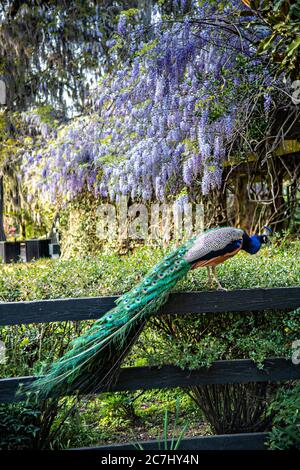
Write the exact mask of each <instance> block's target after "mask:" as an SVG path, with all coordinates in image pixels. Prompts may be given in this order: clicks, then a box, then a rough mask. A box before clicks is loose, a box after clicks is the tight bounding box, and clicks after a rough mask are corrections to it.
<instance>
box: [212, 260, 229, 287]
mask: <svg viewBox="0 0 300 470" xmlns="http://www.w3.org/2000/svg"><path fill="white" fill-rule="evenodd" d="M212 272H213V277H214V280H215V282H216V284H217V286H218V289H219V290H227V289H225V287H223V286H222V284H221V283H220V281H219V279H218V276H217V270H216V267H215V266H212Z"/></svg>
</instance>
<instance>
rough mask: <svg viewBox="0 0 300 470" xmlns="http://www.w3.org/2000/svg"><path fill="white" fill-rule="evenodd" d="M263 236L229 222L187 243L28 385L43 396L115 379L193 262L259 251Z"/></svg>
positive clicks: (202, 263) (207, 263)
mask: <svg viewBox="0 0 300 470" xmlns="http://www.w3.org/2000/svg"><path fill="white" fill-rule="evenodd" d="M259 237H261V238H259ZM263 237H267V235H266V234H264V235H254V236H253V237H249V236H248V235H247V234H246V233H245V232H244V231H243V230H241V229H237V228H232V227H225V228H219V229H214V230H210V231H208V232H204V233H203V234H201V235H200V236H198V237H194V238H192V239H191V240H189V241H188V242H186V243H184V244H183V245H182V246H181V247H179V248H178V249H176V250H175V251H173V252H172V253H171V254H169V255H168V256H166V257H165V258H164V259H163V260H162V261H161V262H159V263H158V264H157V265H156V266H155V267H154V268H153V269H152V270H151V271H150V272H149V273H148V274H147V275H146V276H145V278H144V279H143V280H142V281H141V282H140V283H139V284H138V285H136V286H135V287H134V288H133V289H132V290H130V291H129V292H127V293H126V294H124V295H122V296H121V297H119V298H118V300H117V301H116V307H114V308H113V309H112V310H110V311H109V312H107V313H106V315H104V316H103V317H101V318H100V319H99V320H97V321H96V322H95V323H94V325H93V326H92V327H91V328H90V329H88V330H87V331H86V332H85V333H84V334H83V335H82V336H80V337H79V338H77V339H76V340H75V341H73V343H71V345H70V348H69V350H68V351H67V353H66V354H65V355H64V356H63V357H61V358H60V359H58V360H57V361H55V362H54V363H52V364H51V365H50V366H49V367H48V369H47V371H46V375H45V376H43V377H40V378H38V379H37V380H35V381H34V382H33V383H32V384H31V385H30V387H29V391H30V392H31V393H32V392H36V393H37V395H38V398H40V399H45V398H48V397H50V396H60V395H64V394H68V393H69V392H72V393H74V392H78V393H81V394H82V393H85V394H90V393H93V392H95V391H96V390H100V389H101V387H103V386H108V385H110V384H112V382H113V381H114V380H115V379H116V377H117V374H118V371H119V368H120V365H121V362H122V360H123V359H124V357H125V356H126V354H127V353H128V352H129V350H130V348H131V346H132V344H133V343H134V341H135V339H136V338H137V336H138V335H139V333H140V332H141V330H142V329H143V326H144V324H145V321H146V320H147V318H149V316H151V315H152V314H154V313H155V312H157V310H158V309H159V308H160V307H161V306H162V305H163V304H164V303H165V302H166V301H167V298H168V294H169V292H170V290H171V289H172V288H173V287H174V286H175V285H176V283H177V282H178V281H179V280H180V279H182V278H183V277H184V276H185V275H186V274H187V273H188V271H189V270H190V269H191V268H195V267H201V266H213V267H214V266H216V265H217V264H219V263H220V262H224V261H225V260H226V259H227V258H229V257H230V256H234V255H235V254H236V253H237V252H238V251H239V250H240V249H242V248H243V249H245V250H246V251H248V252H249V253H250V252H251V250H252V251H253V252H254V251H255V250H256V251H255V252H257V251H258V249H259V248H260V246H261V244H262V243H265V239H264V238H263ZM258 246H259V248H258V249H257V247H258Z"/></svg>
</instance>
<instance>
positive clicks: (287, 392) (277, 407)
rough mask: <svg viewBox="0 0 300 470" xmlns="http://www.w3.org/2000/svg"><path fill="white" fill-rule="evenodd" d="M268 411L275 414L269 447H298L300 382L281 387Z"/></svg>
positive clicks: (299, 432) (299, 441) (299, 438)
mask: <svg viewBox="0 0 300 470" xmlns="http://www.w3.org/2000/svg"><path fill="white" fill-rule="evenodd" d="M269 412H270V413H274V415H275V417H274V421H273V423H274V426H273V429H272V432H271V433H270V436H269V443H268V444H269V447H270V449H272V450H287V449H300V383H299V382H297V383H296V384H294V385H292V386H291V385H290V386H285V387H282V388H281V390H280V391H279V393H278V395H277V397H276V399H275V400H274V401H273V402H272V403H271V405H270V407H269Z"/></svg>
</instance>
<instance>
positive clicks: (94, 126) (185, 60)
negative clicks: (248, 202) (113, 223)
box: [23, 1, 268, 202]
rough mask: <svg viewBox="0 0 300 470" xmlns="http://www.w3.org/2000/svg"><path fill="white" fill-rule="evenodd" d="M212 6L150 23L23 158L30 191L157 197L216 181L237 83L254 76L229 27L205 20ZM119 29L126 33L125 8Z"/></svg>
mask: <svg viewBox="0 0 300 470" xmlns="http://www.w3.org/2000/svg"><path fill="white" fill-rule="evenodd" d="M180 5H181V8H184V2H182V1H181V2H180ZM209 8H210V7H209V6H207V7H206V10H203V9H200V10H199V11H198V10H197V14H198V16H199V23H197V22H196V21H195V17H193V21H191V20H190V19H189V17H186V19H185V20H184V21H180V22H173V23H172V25H171V26H170V24H169V23H168V24H164V23H163V22H161V21H158V22H157V23H155V25H154V26H153V28H152V32H153V37H152V38H151V40H150V41H149V42H148V43H139V44H138V43H136V44H135V45H134V47H135V49H136V50H135V54H134V60H132V61H131V62H130V63H129V62H128V64H124V65H123V67H122V68H120V69H118V70H116V71H115V72H114V73H112V74H110V75H106V76H105V77H103V79H102V80H101V83H100V84H99V85H98V86H97V88H96V89H95V90H94V91H93V95H92V100H93V110H92V113H91V114H87V115H86V116H85V117H81V118H78V119H76V120H74V121H73V122H72V123H71V124H69V125H67V126H65V127H63V128H62V129H61V130H60V132H59V133H58V135H57V138H56V139H55V140H54V141H52V142H51V143H50V144H49V145H48V146H45V147H44V148H43V149H42V152H41V151H36V152H35V153H34V154H31V155H28V156H27V159H25V163H24V165H23V168H24V171H25V172H26V173H27V175H28V176H30V178H31V181H32V187H33V189H34V190H35V191H39V192H40V193H41V194H42V195H44V197H47V198H48V199H50V200H51V201H52V202H54V201H55V200H56V198H57V196H62V197H63V198H65V199H72V198H74V197H76V195H77V194H78V193H80V192H81V191H82V190H83V189H84V188H88V190H90V191H93V192H94V194H95V195H96V196H99V197H102V198H109V199H110V200H112V201H115V200H118V199H119V197H120V196H121V195H127V196H129V197H131V198H132V199H133V200H144V201H150V200H153V199H157V200H160V201H163V200H165V198H166V197H168V196H176V194H178V193H180V191H182V189H183V188H185V187H187V188H190V187H192V186H193V185H194V184H195V183H197V182H199V184H200V185H201V188H202V193H203V194H208V193H209V191H210V190H212V189H213V188H216V187H217V188H218V187H220V185H221V183H222V167H223V165H224V161H225V159H226V148H227V146H228V142H230V140H231V138H232V135H233V133H234V129H235V125H236V118H237V112H236V110H237V109H238V106H239V100H240V99H241V98H240V96H241V94H240V89H242V88H243V86H244V85H245V83H248V82H250V81H251V78H250V77H249V76H248V75H247V73H240V71H239V60H238V59H239V58H240V55H241V54H244V55H245V57H247V59H248V60H249V61H251V60H253V59H254V57H255V51H254V50H253V48H251V47H250V46H248V45H247V43H246V44H243V48H242V46H241V42H240V37H239V36H238V35H236V34H231V32H230V31H228V28H227V29H222V28H219V29H218V28H216V27H212V26H211V25H209V21H205V22H203V23H202V22H201V18H202V17H203V16H205V17H206V18H207V17H208V16H209V13H210V10H209ZM118 33H119V35H122V36H124V35H126V18H125V17H124V16H121V17H120V19H119V23H118ZM131 34H133V33H131ZM132 37H133V36H131V38H132ZM131 40H132V39H131ZM233 51H235V52H234V53H233ZM251 73H253V72H251ZM224 77H226V79H225V78H224ZM267 106H268V103H267V100H266V107H267ZM45 134H46V130H45ZM45 137H46V135H45Z"/></svg>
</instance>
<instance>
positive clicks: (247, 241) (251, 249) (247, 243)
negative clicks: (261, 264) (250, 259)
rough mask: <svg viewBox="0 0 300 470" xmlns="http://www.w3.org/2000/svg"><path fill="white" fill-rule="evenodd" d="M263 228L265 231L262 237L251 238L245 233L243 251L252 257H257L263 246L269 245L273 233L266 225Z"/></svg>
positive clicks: (254, 236) (253, 236)
mask: <svg viewBox="0 0 300 470" xmlns="http://www.w3.org/2000/svg"><path fill="white" fill-rule="evenodd" d="M263 228H264V229H265V230H264V232H263V233H262V234H261V235H252V236H251V237H249V235H247V233H246V232H244V235H243V247H242V249H243V250H245V251H246V252H247V253H249V254H250V255H255V254H256V253H257V252H258V251H259V250H260V249H261V246H262V245H264V244H266V243H268V241H269V236H270V235H271V234H272V233H273V232H272V230H271V229H270V228H269V227H267V226H266V225H265V226H264V227H263Z"/></svg>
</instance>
